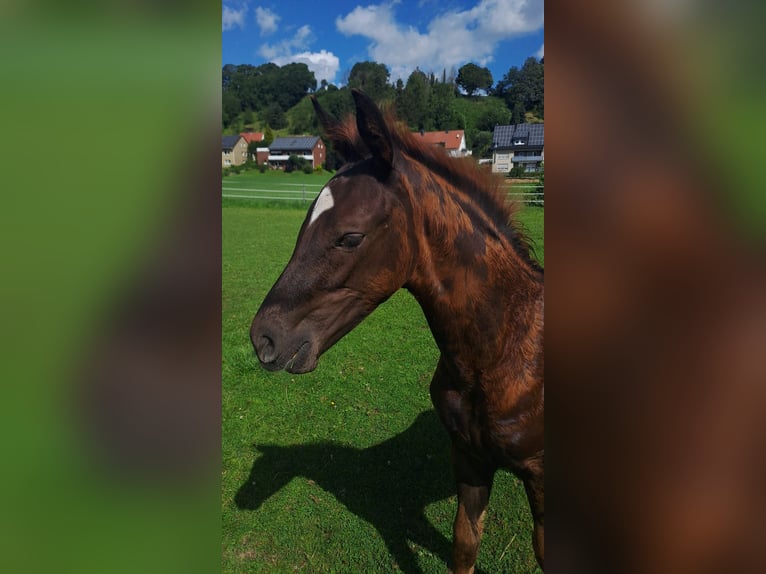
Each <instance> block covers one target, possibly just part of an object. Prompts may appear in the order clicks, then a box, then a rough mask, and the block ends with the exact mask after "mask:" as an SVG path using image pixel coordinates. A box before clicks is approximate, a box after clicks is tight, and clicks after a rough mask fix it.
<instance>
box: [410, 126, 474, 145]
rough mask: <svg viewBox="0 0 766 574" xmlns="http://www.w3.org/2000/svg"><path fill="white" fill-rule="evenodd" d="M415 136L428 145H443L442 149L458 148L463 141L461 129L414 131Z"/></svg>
mask: <svg viewBox="0 0 766 574" xmlns="http://www.w3.org/2000/svg"><path fill="white" fill-rule="evenodd" d="M415 136H416V137H417V138H420V139H422V140H423V141H424V142H426V143H427V144H430V145H439V146H444V149H447V150H451V149H458V148H459V147H460V142H461V141H463V137H464V133H463V130H446V131H444V130H443V131H440V132H424V133H421V132H415Z"/></svg>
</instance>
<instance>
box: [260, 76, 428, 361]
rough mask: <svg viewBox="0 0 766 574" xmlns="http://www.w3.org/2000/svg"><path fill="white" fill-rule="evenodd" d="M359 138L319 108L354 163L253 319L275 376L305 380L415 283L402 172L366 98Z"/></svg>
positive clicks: (316, 210) (336, 181)
mask: <svg viewBox="0 0 766 574" xmlns="http://www.w3.org/2000/svg"><path fill="white" fill-rule="evenodd" d="M353 94H354V100H355V103H356V132H354V131H353V130H352V129H351V128H353V126H346V127H344V126H342V125H341V124H340V123H338V122H337V121H336V120H335V119H334V118H331V117H330V116H328V115H326V114H325V113H324V111H323V110H322V109H321V108H319V106H318V104H317V103H316V100H314V105H315V107H316V108H317V114H318V116H319V118H320V121H321V123H322V125H323V127H324V129H325V132H326V133H327V135H328V137H329V138H330V139H331V140H332V141H333V144H334V145H335V148H336V149H337V150H339V151H340V152H341V153H342V154H343V155H344V156H345V157H346V158H347V159H348V160H349V161H350V163H349V164H347V165H346V166H345V167H344V168H342V169H341V170H339V171H338V172H337V174H336V175H335V176H334V177H333V178H332V179H331V180H330V181H329V182H327V184H326V185H325V187H324V188H323V189H322V191H321V193H320V194H319V196H318V197H317V199H316V200H315V201H314V203H313V204H312V206H311V208H310V209H309V211H308V214H307V215H306V219H305V221H304V222H303V226H302V227H301V230H300V232H299V234H298V240H297V243H296V246H295V251H294V252H293V255H292V258H291V259H290V262H289V263H288V264H287V267H286V268H285V270H284V271H283V272H282V275H281V276H280V278H279V279H278V280H277V282H276V284H275V285H274V286H273V287H272V289H271V291H270V292H269V294H268V295H267V296H266V299H265V300H264V302H263V305H262V306H261V308H260V310H259V311H258V313H257V314H256V316H255V318H254V319H253V323H252V326H251V329H250V338H251V340H252V342H253V346H254V347H255V350H256V353H257V355H258V358H259V360H260V361H261V363H262V364H263V366H264V367H266V368H267V369H269V370H280V369H286V370H287V371H289V372H291V373H305V372H308V371H311V370H313V369H314V368H315V367H316V364H317V359H318V358H319V355H321V354H322V353H323V352H324V351H326V350H327V349H329V348H330V347H331V346H332V345H333V344H334V343H335V342H337V341H338V340H339V339H340V338H341V337H343V335H345V334H346V333H348V332H349V331H351V329H353V328H354V327H355V326H356V325H357V324H359V322H360V321H361V320H362V319H364V318H365V317H366V316H367V315H369V314H370V313H371V312H372V311H373V310H374V309H375V307H377V306H378V305H379V304H380V303H382V302H383V301H385V300H386V299H387V298H388V297H390V296H391V295H392V294H393V293H394V292H396V291H397V290H398V289H399V288H400V287H402V285H404V283H405V282H406V281H407V276H408V274H409V272H410V270H411V266H412V260H413V257H412V253H411V248H410V244H411V241H410V238H409V237H408V235H409V233H410V231H409V230H408V211H407V208H406V207H405V202H403V201H402V200H401V199H400V198H401V197H402V196H401V195H400V193H399V192H398V186H397V185H396V181H397V175H396V173H395V171H394V170H393V164H394V146H393V143H392V139H391V134H390V133H389V131H388V127H387V125H386V121H385V120H384V118H383V116H382V114H381V113H380V110H378V108H377V107H376V106H375V104H374V103H373V102H372V101H371V100H370V99H369V98H367V97H366V96H364V95H363V94H361V93H360V92H356V91H354V92H353Z"/></svg>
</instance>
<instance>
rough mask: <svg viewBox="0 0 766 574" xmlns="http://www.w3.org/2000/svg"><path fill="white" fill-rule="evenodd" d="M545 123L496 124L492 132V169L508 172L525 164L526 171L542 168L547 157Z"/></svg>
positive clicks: (532, 171) (497, 171)
mask: <svg viewBox="0 0 766 574" xmlns="http://www.w3.org/2000/svg"><path fill="white" fill-rule="evenodd" d="M543 126H544V124H542V123H539V124H513V125H510V126H495V131H494V133H493V134H492V171H493V172H494V173H508V172H509V171H511V169H512V168H513V167H515V166H518V165H520V166H523V168H524V171H525V172H526V173H534V172H537V171H539V170H540V168H541V166H542V163H543V161H544V159H545V155H544V151H543V144H544V140H545V138H544V129H543Z"/></svg>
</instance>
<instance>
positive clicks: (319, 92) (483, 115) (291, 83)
mask: <svg viewBox="0 0 766 574" xmlns="http://www.w3.org/2000/svg"><path fill="white" fill-rule="evenodd" d="M543 66H544V62H543V60H538V59H537V58H533V57H530V58H528V59H527V60H526V61H525V62H524V64H523V65H522V66H521V67H520V68H517V67H511V68H510V69H509V70H508V72H507V73H506V74H505V75H504V76H503V78H501V79H500V80H499V81H497V82H494V79H493V78H492V74H491V72H490V71H489V69H487V68H483V67H480V66H477V65H476V64H473V63H468V64H465V65H464V66H462V67H460V68H459V69H458V70H455V69H452V70H450V71H447V70H446V69H443V70H442V72H441V73H440V74H436V73H434V72H425V71H422V70H420V69H415V71H413V72H412V73H411V74H410V75H409V77H408V78H407V80H406V81H403V80H402V79H397V80H396V81H395V82H391V81H390V73H389V71H388V68H387V67H386V66H385V64H381V63H378V62H359V63H357V64H355V65H354V67H353V68H352V69H351V70H350V72H349V73H348V74H347V77H346V78H345V79H346V82H345V84H346V85H345V86H343V87H338V86H336V85H334V84H328V83H327V82H326V81H325V80H322V81H321V83H319V85H317V82H316V79H315V77H314V74H313V72H311V71H310V70H309V69H308V67H307V66H306V65H305V64H299V63H292V64H287V65H285V66H281V67H280V66H277V65H276V64H273V63H269V64H263V65H260V66H252V65H250V64H242V65H233V64H227V65H225V66H223V70H222V88H223V91H222V106H223V110H222V121H223V127H224V129H225V130H226V129H228V130H229V131H233V130H241V129H244V128H245V127H246V126H250V127H257V128H258V129H260V130H264V129H265V128H267V127H268V128H269V131H271V130H272V129H273V130H276V131H279V130H284V129H287V128H289V131H290V132H291V133H314V134H319V133H321V130H320V129H319V125H318V123H317V121H316V118H315V117H314V113H313V109H312V107H311V105H310V102H308V99H307V98H305V96H306V95H307V94H310V93H313V94H315V95H316V97H317V99H318V100H319V102H320V103H321V104H322V106H323V107H324V108H325V109H326V110H327V111H329V112H330V113H332V114H333V115H335V116H336V117H339V118H341V117H344V116H346V115H347V114H349V113H352V111H353V109H354V105H353V99H352V97H351V91H350V90H351V88H360V89H362V90H364V91H365V92H366V93H367V94H368V95H369V96H370V97H372V98H373V99H374V100H376V101H377V102H379V103H382V104H384V105H385V104H386V103H388V104H392V105H394V106H395V108H396V112H397V115H398V116H399V118H400V119H401V120H402V121H404V122H406V123H407V125H408V126H409V127H410V128H411V129H413V130H426V131H433V130H451V129H463V130H465V131H466V139H467V141H468V145H469V147H471V148H472V149H473V151H474V155H478V156H479V157H482V156H483V155H484V154H486V153H487V150H488V148H489V146H490V145H491V139H492V130H493V129H494V126H495V125H497V124H501V125H504V124H510V123H523V122H540V121H543V119H544V117H545V115H544V113H545V108H544V73H543ZM477 95H481V97H477Z"/></svg>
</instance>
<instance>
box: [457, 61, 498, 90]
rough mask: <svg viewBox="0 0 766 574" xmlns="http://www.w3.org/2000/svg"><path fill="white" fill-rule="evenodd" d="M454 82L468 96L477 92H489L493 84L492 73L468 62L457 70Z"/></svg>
mask: <svg viewBox="0 0 766 574" xmlns="http://www.w3.org/2000/svg"><path fill="white" fill-rule="evenodd" d="M455 82H456V83H457V85H458V86H460V87H461V88H463V89H464V90H465V92H466V94H468V96H472V95H473V94H474V92H476V91H477V90H484V91H489V89H490V88H491V87H492V83H493V82H492V72H490V71H489V69H488V68H480V67H479V66H477V65H476V64H473V63H471V62H469V63H468V64H466V65H464V66H461V68H460V69H459V70H458V72H457V79H456V80H455Z"/></svg>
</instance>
